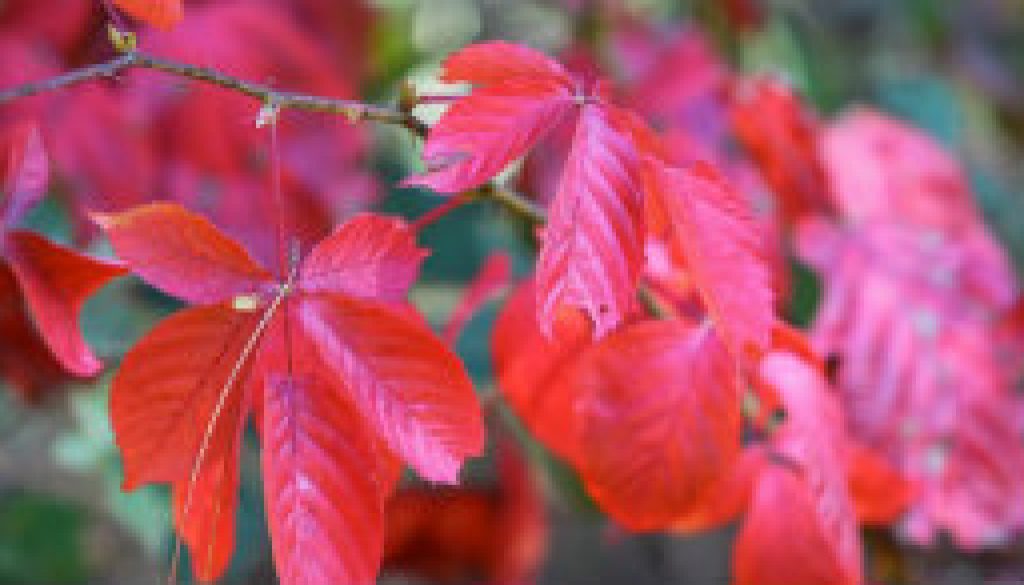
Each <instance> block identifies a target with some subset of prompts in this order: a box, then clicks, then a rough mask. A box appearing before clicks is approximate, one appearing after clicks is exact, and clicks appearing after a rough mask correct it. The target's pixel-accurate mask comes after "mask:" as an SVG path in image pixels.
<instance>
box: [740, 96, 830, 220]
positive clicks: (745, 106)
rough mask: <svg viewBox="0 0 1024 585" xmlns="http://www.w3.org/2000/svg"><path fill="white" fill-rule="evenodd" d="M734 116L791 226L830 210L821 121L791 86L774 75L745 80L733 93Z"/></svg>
mask: <svg viewBox="0 0 1024 585" xmlns="http://www.w3.org/2000/svg"><path fill="white" fill-rule="evenodd" d="M730 118H731V120H732V124H733V128H734V130H735V133H736V136H737V138H739V140H740V142H742V143H743V145H744V146H745V147H746V148H747V149H748V150H749V151H750V154H751V156H752V157H753V159H754V161H755V162H756V163H757V165H758V167H759V168H760V170H761V173H762V174H763V175H764V177H765V180H766V181H767V182H768V184H769V185H770V186H771V188H772V190H773V191H774V192H775V196H776V198H777V200H778V201H779V202H780V203H781V204H782V208H783V212H784V216H785V217H786V219H787V221H788V222H792V221H794V220H796V219H799V218H800V217H801V216H802V215H804V214H806V213H808V212H811V211H827V210H828V208H829V206H830V203H831V201H830V200H829V194H828V183H827V181H826V180H825V171H824V167H823V166H822V163H821V159H820V157H819V154H818V135H819V133H820V132H819V129H818V122H817V120H815V119H814V117H813V116H812V115H811V113H810V111H809V110H808V109H807V108H806V107H805V106H804V104H803V103H802V102H801V101H800V97H799V96H798V95H797V94H796V93H795V92H794V91H793V90H792V89H791V88H789V86H787V85H786V84H785V83H784V82H782V81H780V80H778V79H775V78H773V77H770V76H760V77H754V78H752V79H747V80H744V81H742V82H741V83H740V84H739V86H738V88H737V89H736V90H735V91H734V95H733V99H732V103H731V112H730Z"/></svg>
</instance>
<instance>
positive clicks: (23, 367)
mask: <svg viewBox="0 0 1024 585" xmlns="http://www.w3.org/2000/svg"><path fill="white" fill-rule="evenodd" d="M23 306H24V303H23V302H22V300H21V291H20V290H19V289H18V283H17V281H16V280H15V279H14V274H13V273H11V271H10V269H9V268H8V267H7V266H3V265H0V376H2V377H3V380H4V381H5V382H6V383H7V384H8V385H10V386H11V388H12V389H13V390H14V391H15V392H17V393H18V394H20V395H21V397H22V398H24V399H25V400H26V401H28V402H35V401H37V400H38V399H39V398H41V397H42V396H43V395H44V394H45V391H46V390H49V389H51V388H53V387H54V386H56V385H57V384H58V383H60V382H61V381H62V380H64V378H65V372H64V369H63V368H62V367H61V365H60V363H58V362H57V360H56V358H54V357H53V354H52V353H50V350H49V348H47V347H46V345H45V344H44V343H43V340H42V339H40V337H39V334H38V333H37V332H36V330H35V328H34V327H33V326H32V322H31V317H29V315H28V314H26V312H25V310H24V307H23Z"/></svg>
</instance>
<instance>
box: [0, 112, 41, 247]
mask: <svg viewBox="0 0 1024 585" xmlns="http://www.w3.org/2000/svg"><path fill="white" fill-rule="evenodd" d="M8 140H9V141H10V145H9V147H8V151H7V168H6V170H5V171H4V175H3V177H4V179H3V193H2V195H3V211H2V215H3V225H4V226H6V227H8V228H10V227H14V226H15V225H17V223H18V222H19V221H20V220H21V218H22V217H23V216H24V215H25V212H27V211H28V210H29V209H31V208H32V207H33V206H35V204H36V203H38V202H39V201H40V200H42V198H43V196H44V195H46V182H47V180H48V178H49V162H48V161H47V159H46V152H45V150H44V149H43V139H42V137H41V136H40V135H39V129H38V128H37V127H36V126H34V125H32V124H19V125H18V126H16V127H15V128H14V129H13V130H12V131H11V132H10V136H9V138H8Z"/></svg>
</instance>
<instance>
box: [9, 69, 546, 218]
mask: <svg viewBox="0 0 1024 585" xmlns="http://www.w3.org/2000/svg"><path fill="white" fill-rule="evenodd" d="M132 69H149V70H152V71H160V72H163V73H168V74H171V75H176V76H178V77H183V78H186V79H192V80H195V81H199V82H202V83H207V84H210V85H216V86H219V87H223V88H225V89H228V90H232V91H236V92H238V93H241V94H243V95H247V96H249V97H252V98H254V99H257V100H260V101H262V102H263V103H267V104H272V105H273V106H275V107H277V108H281V109H291V110H305V111H308V112H322V113H325V114H340V115H343V116H345V117H346V118H348V119H349V120H350V121H352V122H358V121H362V120H368V121H371V122H379V123H382V124H391V125H394V126H401V127H403V128H406V129H408V130H409V131H410V132H412V133H413V134H415V135H416V136H419V137H420V138H426V136H427V131H428V130H429V128H428V127H427V125H426V124H424V123H423V122H422V121H420V120H419V119H418V118H416V117H415V116H413V115H412V112H410V111H403V110H400V109H397V108H392V107H388V106H378V105H373V104H366V103H363V102H358V101H353V100H343V99H338V98H330V97H323V96H316V95H306V94H300V93H295V92H290V91H281V90H277V89H274V88H273V87H270V86H269V85H264V84H261V83H253V82H251V81H246V80H244V79H240V78H237V77H232V76H230V75H227V74H225V73H222V72H220V71H217V70H216V69H212V68H209V67H200V66H197V65H189V64H187V63H179V62H176V61H171V60H168V59H163V58H160V57H153V56H150V55H146V54H144V53H140V52H137V51H136V52H130V53H124V54H122V55H119V56H117V57H116V58H114V59H111V60H110V61H106V62H104V63H97V64H95V65H88V66H86V67H82V68H80V69H75V70H73V71H69V72H68V73H65V74H63V75H58V76H56V77H51V78H49V79H44V80H42V81H36V82H30V83H25V84H23V85H18V86H15V87H11V88H7V89H5V90H2V91H0V105H4V104H6V103H8V102H11V101H13V100H15V99H19V98H25V97H30V96H33V95H37V94H41V93H47V92H51V91H57V90H59V89H62V88H65V87H70V86H73V85H78V84H80V83H85V82H88V81H95V80H99V79H111V78H114V77H116V76H117V75H119V74H120V73H123V72H126V71H130V70H132ZM477 194H478V196H479V197H482V198H488V199H493V200H494V201H496V202H497V203H499V204H500V205H502V206H504V207H505V208H506V209H508V210H509V211H511V212H512V213H514V214H516V215H519V216H521V217H523V218H524V219H526V220H527V221H530V222H531V223H538V224H539V223H544V221H545V220H546V216H545V213H544V210H543V209H541V208H540V207H538V206H537V205H535V204H534V203H533V202H531V201H530V200H529V199H527V198H525V197H523V196H522V195H520V194H519V193H516V192H515V191H512V190H510V189H506V188H504V187H497V186H494V185H488V186H485V187H483V188H481V189H479V190H478V191H477Z"/></svg>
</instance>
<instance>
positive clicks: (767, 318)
mask: <svg viewBox="0 0 1024 585" xmlns="http://www.w3.org/2000/svg"><path fill="white" fill-rule="evenodd" d="M644 169H645V181H646V185H647V199H648V201H647V205H648V210H649V211H650V210H654V209H657V210H659V213H660V214H663V215H664V216H665V217H666V218H667V221H666V220H663V221H660V222H656V225H661V226H663V228H664V229H665V230H667V232H666V233H665V234H654V237H660V238H663V239H666V240H669V241H671V242H672V243H673V244H674V245H676V246H678V248H679V249H680V250H682V255H683V256H684V258H685V261H686V268H687V270H688V271H689V273H690V275H691V277H692V278H693V282H694V284H695V285H696V287H697V289H698V290H699V291H700V294H701V298H702V299H703V301H704V305H705V307H706V308H707V311H708V314H709V315H710V317H711V319H712V320H713V321H714V322H715V326H716V329H717V330H718V332H719V334H720V335H721V338H722V341H723V343H725V344H726V345H727V346H728V347H729V349H730V350H731V351H732V352H733V355H734V356H735V357H736V358H737V359H745V358H749V357H751V356H753V355H757V354H758V353H759V352H762V351H764V350H765V349H766V348H767V347H768V345H769V343H770V340H771V332H772V327H773V325H774V323H775V316H774V292H773V290H772V273H771V269H770V266H769V262H768V259H767V256H766V254H765V251H764V249H763V242H762V239H761V237H760V235H759V233H758V227H757V224H756V223H755V221H754V218H753V215H752V212H751V210H750V206H749V204H748V203H747V202H746V201H744V200H743V199H742V198H740V196H739V195H738V194H737V193H736V192H735V191H734V190H733V188H732V187H731V186H730V185H729V184H728V183H727V182H726V180H725V179H724V178H723V177H722V176H721V175H720V174H719V173H718V172H717V171H716V170H715V169H714V168H712V167H711V166H710V165H707V164H703V163H700V164H697V165H695V166H694V167H693V168H692V169H690V170H686V169H681V168H674V167H669V166H666V165H664V164H662V163H660V162H658V161H656V160H654V159H652V158H648V159H647V160H646V164H645V165H644ZM652 223H655V222H652Z"/></svg>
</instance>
